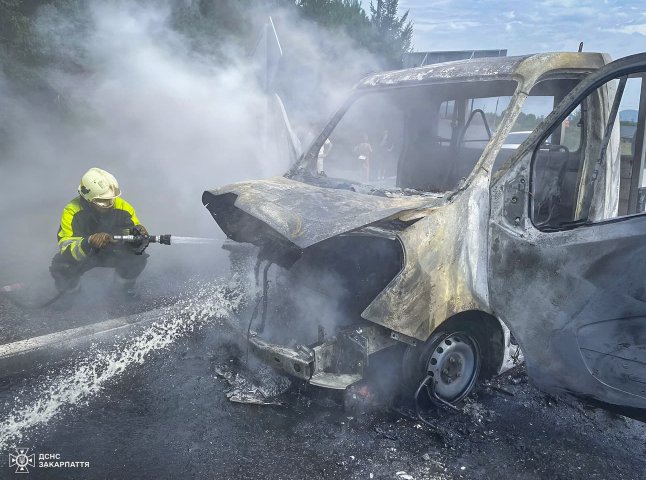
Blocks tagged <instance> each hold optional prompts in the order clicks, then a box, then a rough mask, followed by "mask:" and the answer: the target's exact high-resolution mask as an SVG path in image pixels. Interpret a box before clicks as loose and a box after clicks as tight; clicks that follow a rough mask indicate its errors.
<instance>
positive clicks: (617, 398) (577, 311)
mask: <svg viewBox="0 0 646 480" xmlns="http://www.w3.org/2000/svg"><path fill="white" fill-rule="evenodd" d="M645 119H646V54H639V55H633V56H631V57H626V58H624V59H621V60H618V61H616V62H613V63H611V64H609V65H607V66H606V67H604V68H602V69H600V70H599V71H597V72H595V73H593V74H591V75H590V76H588V77H586V79H584V80H583V81H582V82H581V83H580V84H579V85H578V86H577V87H576V88H575V89H574V90H573V91H572V92H571V93H570V94H569V95H568V96H567V97H566V98H565V99H564V101H563V102H562V103H561V104H560V105H559V106H558V107H557V108H556V109H555V111H554V112H552V113H551V114H550V115H549V116H548V118H547V119H546V120H545V121H544V122H543V123H542V124H541V125H539V127H538V128H537V130H536V131H535V132H534V133H533V134H532V135H530V137H529V138H528V139H527V140H526V141H525V142H523V144H522V145H521V146H520V147H519V149H518V152H517V156H516V157H515V158H516V160H513V159H512V161H511V163H510V166H509V167H508V168H507V169H504V168H503V170H502V171H501V172H500V174H499V175H498V176H497V177H495V178H494V180H493V182H492V190H491V195H492V210H491V218H490V223H489V246H490V251H489V276H490V277H489V278H490V280H489V290H490V299H491V306H492V309H493V311H494V313H495V314H496V315H497V316H498V317H499V318H500V319H501V320H502V321H504V322H505V323H506V324H507V326H508V327H509V328H510V330H511V331H512V334H513V335H514V336H515V337H516V338H517V340H518V342H519V344H520V345H521V347H522V349H523V352H524V355H525V359H526V364H527V371H528V374H529V375H530V377H531V378H533V380H534V382H535V383H536V384H537V386H539V387H540V388H542V389H544V390H545V391H548V392H566V393H569V394H572V395H575V396H577V397H580V398H585V399H587V400H589V401H591V402H593V403H597V404H600V405H602V406H605V407H609V408H614V409H617V410H620V411H621V412H622V413H625V414H628V415H631V416H635V417H637V418H641V419H646V214H644V213H643V212H638V211H637V201H636V197H637V196H636V195H634V193H635V192H634V190H635V189H638V188H639V187H640V186H641V185H640V184H639V182H640V181H641V174H642V171H643V167H644V128H645ZM627 126H630V127H631V128H629V129H627V128H626V127H627ZM628 130H630V131H632V132H633V133H634V136H633V137H632V138H630V139H628V138H626V137H625V132H626V131H628ZM555 132H558V134H557V135H555V134H554V133H555ZM553 139H558V141H557V142H555V141H553ZM622 157H623V162H622ZM622 167H623V168H622ZM631 190H633V192H632V193H633V195H631ZM631 199H634V200H631Z"/></svg>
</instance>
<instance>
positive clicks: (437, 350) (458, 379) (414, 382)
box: [403, 330, 482, 403]
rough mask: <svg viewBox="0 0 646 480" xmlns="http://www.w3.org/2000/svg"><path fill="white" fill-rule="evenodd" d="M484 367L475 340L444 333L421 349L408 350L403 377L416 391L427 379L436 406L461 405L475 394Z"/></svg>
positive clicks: (467, 336) (454, 332) (460, 332)
mask: <svg viewBox="0 0 646 480" xmlns="http://www.w3.org/2000/svg"><path fill="white" fill-rule="evenodd" d="M481 366H482V354H481V350H480V346H479V344H478V341H477V340H476V338H475V336H473V335H470V334H469V333H467V332H464V331H450V330H449V331H441V332H436V333H435V334H433V335H432V336H431V338H429V339H428V341H426V342H425V343H424V344H423V345H421V346H416V347H408V349H407V350H406V352H405V353H404V358H403V369H404V371H403V377H404V381H405V382H406V384H407V386H408V387H409V390H412V391H415V390H417V389H418V387H419V386H420V384H421V383H422V382H424V381H425V379H426V385H427V387H428V389H427V391H428V393H429V395H430V396H431V398H430V400H431V401H433V402H437V399H439V400H440V401H441V402H447V403H457V402H459V401H460V400H462V399H463V398H465V397H466V396H467V395H469V394H470V393H471V392H472V391H473V389H474V387H475V386H476V383H477V381H478V376H479V374H480V370H481ZM435 397H437V398H435Z"/></svg>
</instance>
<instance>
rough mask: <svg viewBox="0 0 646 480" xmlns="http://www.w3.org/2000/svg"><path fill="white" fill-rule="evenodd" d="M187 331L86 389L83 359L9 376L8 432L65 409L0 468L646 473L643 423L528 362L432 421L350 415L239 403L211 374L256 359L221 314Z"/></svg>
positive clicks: (293, 393) (158, 473)
mask: <svg viewBox="0 0 646 480" xmlns="http://www.w3.org/2000/svg"><path fill="white" fill-rule="evenodd" d="M209 311H210V310H208V309H207V310H205V312H207V313H205V314H204V315H203V316H208V315H209V313H208V312H209ZM188 317H190V315H189V316H188ZM188 317H187V318H188ZM169 330H170V328H169ZM180 330H181V331H178V332H175V333H179V334H178V335H173V339H174V340H173V341H172V342H169V343H168V344H167V345H166V346H163V345H164V344H163V342H162V343H157V344H155V345H157V346H159V345H162V346H161V347H160V348H153V349H146V348H144V347H143V346H145V345H147V344H148V341H145V342H141V345H140V346H137V345H139V344H137V343H132V342H131V343H130V344H129V345H130V347H128V346H126V347H124V348H123V349H122V351H123V352H126V353H127V352H128V351H129V350H128V349H129V348H131V347H132V348H134V349H135V350H136V349H137V348H140V349H141V352H142V357H141V358H139V359H137V358H135V360H134V361H131V362H125V363H124V362H122V363H119V362H116V363H118V364H119V365H121V366H122V367H123V369H122V370H119V369H116V371H115V372H113V373H114V374H113V375H110V376H106V377H105V381H103V382H101V384H100V388H97V389H96V390H95V391H92V392H89V393H88V392H86V393H87V395H78V396H77V397H75V396H74V395H68V394H69V392H77V391H81V390H82V391H85V390H83V388H81V387H83V385H82V382H78V381H75V382H71V385H72V386H73V387H74V388H71V389H69V388H68V389H67V390H65V388H59V389H57V388H56V385H57V384H59V383H61V382H63V383H64V382H65V381H66V380H65V378H66V377H65V376H66V375H69V376H72V377H74V376H75V375H77V374H78V373H79V367H75V366H74V365H66V366H58V367H51V368H45V369H44V370H41V371H40V372H39V373H35V372H32V373H30V374H27V375H22V376H13V377H11V378H10V379H9V381H7V380H5V381H4V383H3V387H2V390H1V391H0V415H2V416H1V417H0V419H2V422H3V425H4V427H1V426H0V437H1V432H2V428H4V429H5V430H4V431H5V433H6V431H7V419H9V418H10V417H11V418H13V417H12V415H15V412H16V411H17V410H20V408H22V407H24V406H34V405H35V404H37V403H38V402H39V400H40V401H41V402H42V405H41V407H42V406H43V405H44V406H45V407H46V406H47V405H49V404H50V403H51V402H52V401H54V400H57V401H58V403H57V405H58V410H57V411H56V413H55V414H54V415H52V416H51V418H49V420H48V421H45V422H42V423H40V424H39V423H37V422H36V423H34V425H33V426H31V427H30V428H24V429H23V430H22V432H21V434H22V437H21V438H20V439H19V444H17V445H11V446H9V444H5V446H4V447H3V450H4V451H2V452H0V453H1V455H2V456H1V458H0V462H2V463H0V478H15V477H16V475H17V474H15V473H14V470H15V467H11V468H10V467H9V466H8V464H9V461H10V459H9V454H14V455H16V454H17V452H16V451H15V450H14V447H17V446H20V447H24V448H29V449H30V450H29V452H28V453H34V454H36V455H38V454H43V453H49V454H53V455H54V458H56V457H55V455H58V456H59V457H58V458H59V459H60V461H79V462H89V467H79V468H56V467H52V468H39V467H38V457H36V466H35V467H32V468H30V476H29V477H26V478H56V479H58V478H65V479H67V478H84V479H87V478H90V479H93V478H97V479H98V478H133V479H136V478H156V479H165V478H169V479H171V478H172V479H177V478H204V479H212V478H235V479H245V478H250V479H251V478H277V479H283V478H284V479H292V478H293V479H300V478H361V479H370V478H388V479H398V478H401V479H406V478H415V479H421V478H429V479H452V478H482V479H490V478H499V479H534V478H540V479H560V478H562V479H595V478H598V479H606V478H613V479H640V478H641V479H643V478H646V473H645V472H646V424H643V423H639V422H636V421H633V420H629V419H626V418H624V417H619V416H615V415H612V414H609V413H606V412H604V411H602V410H597V409H592V408H588V407H584V406H583V405H582V404H580V403H578V402H573V403H570V402H568V401H565V400H564V399H558V398H553V397H548V396H545V395H544V394H542V393H540V392H538V391H537V390H536V389H534V388H533V387H532V386H531V385H530V384H529V383H528V382H527V379H526V377H525V375H524V372H523V371H522V370H520V371H516V372H513V374H510V375H505V376H503V377H502V378H501V379H499V382H498V385H499V386H500V387H502V389H503V390H504V391H506V392H508V393H504V392H503V390H493V389H486V388H485V389H482V390H480V391H479V392H478V393H477V394H476V395H474V396H473V397H472V398H470V399H469V400H468V402H467V403H466V404H465V405H464V406H463V408H462V411H460V412H442V413H441V414H440V415H439V416H435V415H434V414H433V413H432V412H429V414H428V415H427V418H428V419H429V420H430V421H431V423H432V424H433V425H434V426H433V427H432V428H431V427H428V426H426V425H425V424H423V423H421V422H420V421H419V420H417V419H416V418H415V417H414V415H412V410H410V409H407V408H406V406H401V405H399V404H398V405H399V406H396V407H395V408H392V407H391V408H386V407H382V408H376V409H368V412H367V413H363V414H358V413H356V412H347V411H344V409H343V407H342V405H341V403H342V402H341V399H340V398H339V397H338V396H335V395H327V394H324V393H321V392H320V391H317V390H314V389H312V388H309V389H308V388H304V387H303V386H301V385H293V386H292V388H290V389H289V390H288V391H286V392H285V393H283V394H282V395H280V396H279V397H278V399H279V400H281V401H282V402H283V405H280V406H267V405H263V406H260V405H245V404H239V403H233V402H231V401H229V400H228V399H227V396H226V393H227V392H228V391H229V390H231V386H230V384H229V383H227V382H226V381H225V380H224V379H222V378H220V377H219V376H218V375H217V374H216V373H215V372H216V371H220V370H221V369H222V367H223V366H225V367H226V368H228V369H230V370H232V371H237V372H240V374H241V375H242V376H243V377H245V378H248V379H251V380H254V375H257V373H255V372H258V366H257V365H255V364H254V363H253V359H252V361H251V364H249V366H247V364H246V362H245V361H246V355H245V351H244V348H241V347H239V346H238V345H237V343H236V340H235V338H236V337H235V336H233V335H232V333H231V330H230V328H229V327H228V326H227V325H226V324H225V323H224V322H206V323H205V326H203V327H201V328H197V329H195V330H193V331H190V329H180ZM131 340H132V339H131ZM97 355H99V354H97ZM97 358H98V357H97ZM96 364H97V365H98V364H100V362H99V361H98V360H97V362H96ZM107 370H109V369H107ZM75 378H76V377H75ZM79 378H83V379H85V380H87V378H90V380H89V382H90V383H91V382H92V381H96V380H92V378H94V379H96V378H97V377H96V376H95V377H79ZM100 378H103V377H100ZM76 380H78V378H77V379H76ZM256 380H258V378H256ZM68 386H69V385H68ZM79 388H80V389H81V390H79ZM61 392H62V393H61ZM65 392H67V393H66V394H65ZM64 394H65V395H64ZM57 395H58V396H57ZM66 395H67V396H66ZM61 400H63V401H61ZM46 411H47V409H46V408H42V409H41V410H39V412H41V413H43V412H45V413H46ZM19 424H20V419H18V421H17V422H16V424H15V425H13V426H11V427H10V428H19V427H20V425H19Z"/></svg>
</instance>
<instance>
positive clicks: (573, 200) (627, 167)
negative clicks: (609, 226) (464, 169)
mask: <svg viewBox="0 0 646 480" xmlns="http://www.w3.org/2000/svg"><path fill="white" fill-rule="evenodd" d="M641 91H642V78H641V77H630V78H629V77H623V78H620V79H613V80H611V81H609V82H606V83H605V84H603V85H602V86H600V87H598V88H597V89H596V90H594V91H593V92H592V93H590V94H589V95H588V96H587V97H586V98H585V99H584V100H583V101H582V102H581V104H580V105H577V106H576V108H574V109H573V110H572V111H571V112H570V114H569V115H568V116H567V118H566V119H565V120H564V121H563V122H561V123H560V124H559V125H556V126H555V127H554V128H552V129H551V130H550V131H549V132H548V134H547V135H546V136H545V137H544V139H543V140H542V141H541V142H540V143H539V144H538V146H537V147H536V148H535V150H534V154H533V158H532V179H531V182H532V183H531V192H532V195H531V214H532V221H533V222H534V225H536V226H537V227H538V228H540V229H545V230H560V229H566V228H572V227H574V226H576V225H580V224H589V223H596V222H601V221H606V220H609V219H612V218H616V217H619V216H622V215H626V214H628V213H629V206H628V203H629V193H630V189H631V179H632V177H633V172H632V170H633V169H632V164H633V159H634V158H636V156H635V152H634V151H633V150H634V149H633V139H634V138H635V132H636V131H637V118H638V113H639V111H638V108H639V107H638V106H639V98H640V94H641ZM641 128H642V129H643V126H641ZM638 175H639V177H640V178H639V181H641V177H642V174H641V172H639V171H638ZM636 180H637V179H636ZM636 186H637V187H639V186H641V185H639V184H638V183H637V184H636Z"/></svg>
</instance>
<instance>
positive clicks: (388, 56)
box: [370, 0, 413, 68]
mask: <svg viewBox="0 0 646 480" xmlns="http://www.w3.org/2000/svg"><path fill="white" fill-rule="evenodd" d="M398 10H399V0H377V4H376V5H375V4H374V3H373V2H372V1H371V2H370V15H371V18H370V24H371V25H372V27H373V30H374V35H375V38H374V44H373V49H372V50H373V51H374V52H376V53H381V55H382V56H383V58H384V59H385V60H386V66H388V67H390V68H400V67H401V63H402V61H401V59H402V55H403V54H404V53H407V52H410V51H411V47H412V37H413V22H412V21H410V20H408V11H406V13H404V14H403V15H402V16H401V17H399V16H398V14H397V12H398Z"/></svg>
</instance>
